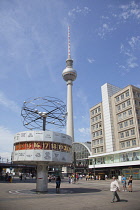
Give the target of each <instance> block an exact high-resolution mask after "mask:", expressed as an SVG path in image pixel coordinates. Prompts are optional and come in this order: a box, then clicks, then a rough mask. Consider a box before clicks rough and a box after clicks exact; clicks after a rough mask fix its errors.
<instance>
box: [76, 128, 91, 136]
mask: <svg viewBox="0 0 140 210" xmlns="http://www.w3.org/2000/svg"><path fill="white" fill-rule="evenodd" d="M78 131H79V132H80V133H82V134H83V135H84V136H86V135H89V134H90V129H89V128H79V129H78Z"/></svg>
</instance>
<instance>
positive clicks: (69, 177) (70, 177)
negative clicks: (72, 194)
mask: <svg viewBox="0 0 140 210" xmlns="http://www.w3.org/2000/svg"><path fill="white" fill-rule="evenodd" d="M70 183H71V176H69V184H70Z"/></svg>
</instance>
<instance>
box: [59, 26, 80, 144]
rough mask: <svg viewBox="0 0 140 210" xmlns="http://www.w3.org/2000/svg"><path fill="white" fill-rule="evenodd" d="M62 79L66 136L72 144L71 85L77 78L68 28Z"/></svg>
mask: <svg viewBox="0 0 140 210" xmlns="http://www.w3.org/2000/svg"><path fill="white" fill-rule="evenodd" d="M62 77H63V79H64V80H65V81H66V82H67V128H66V133H67V135H69V136H71V137H72V141H73V142H74V123H73V102H72V85H73V81H74V80H75V79H76V77H77V72H76V70H74V69H73V60H72V59H71V53H70V27H68V59H67V60H66V68H65V69H64V70H63V72H62Z"/></svg>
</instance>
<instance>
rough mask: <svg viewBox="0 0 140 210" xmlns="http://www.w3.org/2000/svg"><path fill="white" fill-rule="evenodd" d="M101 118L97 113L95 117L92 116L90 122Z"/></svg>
mask: <svg viewBox="0 0 140 210" xmlns="http://www.w3.org/2000/svg"><path fill="white" fill-rule="evenodd" d="M100 119H101V114H99V115H97V116H96V117H93V118H92V122H96V121H98V120H100Z"/></svg>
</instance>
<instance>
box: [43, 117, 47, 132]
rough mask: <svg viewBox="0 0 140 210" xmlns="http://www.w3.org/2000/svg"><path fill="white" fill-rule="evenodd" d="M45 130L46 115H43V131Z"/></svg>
mask: <svg viewBox="0 0 140 210" xmlns="http://www.w3.org/2000/svg"><path fill="white" fill-rule="evenodd" d="M45 130H46V117H43V131H45Z"/></svg>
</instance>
